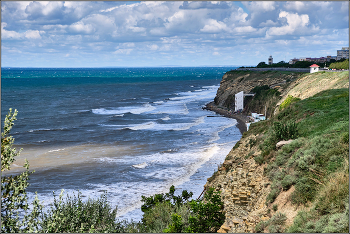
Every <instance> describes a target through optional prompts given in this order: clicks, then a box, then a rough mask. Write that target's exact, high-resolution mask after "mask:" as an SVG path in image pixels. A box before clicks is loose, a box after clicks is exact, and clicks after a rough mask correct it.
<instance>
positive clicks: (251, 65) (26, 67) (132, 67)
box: [1, 65, 254, 69]
mask: <svg viewBox="0 0 350 234" xmlns="http://www.w3.org/2000/svg"><path fill="white" fill-rule="evenodd" d="M242 66H254V65H201V66H181V65H163V66H105V67H11V66H4V67H1V69H3V68H164V67H242Z"/></svg>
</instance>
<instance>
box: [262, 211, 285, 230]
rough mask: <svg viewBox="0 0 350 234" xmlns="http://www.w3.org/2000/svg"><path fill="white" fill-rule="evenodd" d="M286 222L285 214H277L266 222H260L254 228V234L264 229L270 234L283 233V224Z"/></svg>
mask: <svg viewBox="0 0 350 234" xmlns="http://www.w3.org/2000/svg"><path fill="white" fill-rule="evenodd" d="M286 220H287V217H286V215H285V214H283V213H280V212H277V213H276V214H275V215H274V216H272V218H271V219H269V220H267V221H265V222H264V221H261V222H260V223H258V224H257V225H256V226H255V231H256V232H263V231H264V229H265V228H267V229H268V231H269V232H270V233H281V232H284V229H285V228H284V224H285V222H286Z"/></svg>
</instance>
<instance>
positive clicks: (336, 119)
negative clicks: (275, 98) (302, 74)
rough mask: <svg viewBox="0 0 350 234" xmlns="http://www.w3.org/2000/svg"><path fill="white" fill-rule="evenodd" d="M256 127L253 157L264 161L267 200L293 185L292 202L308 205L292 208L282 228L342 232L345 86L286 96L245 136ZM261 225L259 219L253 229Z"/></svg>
mask: <svg viewBox="0 0 350 234" xmlns="http://www.w3.org/2000/svg"><path fill="white" fill-rule="evenodd" d="M257 133H264V134H263V136H262V137H261V138H257V139H259V140H258V142H257V143H256V144H258V145H259V148H260V149H261V150H262V154H261V155H260V156H258V157H256V158H255V160H256V161H257V162H258V163H259V164H263V163H266V164H267V166H266V168H265V170H264V173H265V175H266V176H267V177H268V178H269V179H270V180H271V181H272V185H271V192H270V194H269V195H268V196H267V199H266V202H267V204H270V203H272V202H273V201H274V200H275V199H276V197H277V196H278V195H279V193H280V192H281V191H282V190H288V189H289V188H290V187H291V186H293V185H294V187H295V191H294V192H293V193H292V194H291V197H290V199H291V201H292V203H293V204H295V205H301V204H303V205H306V206H311V209H310V211H303V212H299V213H298V215H297V217H296V218H295V220H294V223H293V225H292V226H291V227H290V228H289V229H288V230H287V231H288V232H331V231H332V232H334V231H335V232H348V230H349V223H348V215H349V208H348V205H347V204H348V202H349V190H348V188H349V169H348V157H349V91H348V89H333V90H326V91H322V92H320V93H318V94H316V95H315V96H313V97H310V98H307V99H304V100H298V101H297V102H290V103H289V105H286V106H285V107H284V108H283V109H282V110H281V111H280V113H279V114H278V115H277V116H274V117H273V118H271V119H270V120H269V121H264V124H260V123H257V124H253V125H251V127H250V130H249V132H248V133H247V134H246V135H245V137H247V136H249V135H250V134H257ZM288 139H295V140H294V141H293V142H292V143H290V144H287V145H284V146H283V147H281V148H280V149H276V148H275V145H276V143H277V142H278V141H279V140H288ZM272 159H274V160H272ZM273 209H274V208H273ZM345 217H346V218H345ZM305 224H307V225H305ZM266 227H267V224H266V223H260V224H259V225H257V227H256V231H261V230H262V229H264V228H266ZM269 231H270V232H277V231H279V229H278V228H277V229H274V228H272V229H271V230H270V229H269Z"/></svg>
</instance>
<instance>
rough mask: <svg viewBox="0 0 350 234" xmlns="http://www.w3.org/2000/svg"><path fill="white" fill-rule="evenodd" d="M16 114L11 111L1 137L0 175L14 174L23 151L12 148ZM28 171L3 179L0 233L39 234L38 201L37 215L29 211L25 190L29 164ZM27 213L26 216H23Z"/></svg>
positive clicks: (2, 177) (36, 204) (35, 202)
mask: <svg viewBox="0 0 350 234" xmlns="http://www.w3.org/2000/svg"><path fill="white" fill-rule="evenodd" d="M16 116H17V110H15V111H14V112H13V113H12V109H10V110H9V112H8V114H7V115H6V117H5V120H4V129H3V132H2V133H1V172H4V171H9V170H11V165H12V163H13V162H14V161H15V160H16V159H15V157H17V156H18V155H19V153H20V151H21V150H19V151H17V150H16V149H15V148H13V143H14V138H13V137H12V136H10V131H11V129H12V127H13V125H14V121H15V120H16ZM23 167H24V168H25V169H26V171H24V172H23V173H21V174H19V175H16V176H1V232H28V231H29V232H35V231H38V229H39V226H38V224H39V223H40V220H38V215H39V211H40V208H41V207H40V205H39V202H38V200H37V198H36V199H35V200H34V202H33V206H34V208H35V209H34V211H33V212H28V211H29V205H28V202H27V200H28V198H27V193H26V189H27V187H28V185H29V183H28V179H29V174H30V172H29V163H28V161H27V160H25V164H24V166H23ZM23 213H24V216H23Z"/></svg>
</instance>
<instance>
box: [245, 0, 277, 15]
mask: <svg viewBox="0 0 350 234" xmlns="http://www.w3.org/2000/svg"><path fill="white" fill-rule="evenodd" d="M242 4H243V5H244V6H245V7H247V8H248V10H250V11H251V10H253V11H263V12H267V11H273V10H275V9H276V8H275V4H276V2H273V1H257V2H242Z"/></svg>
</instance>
